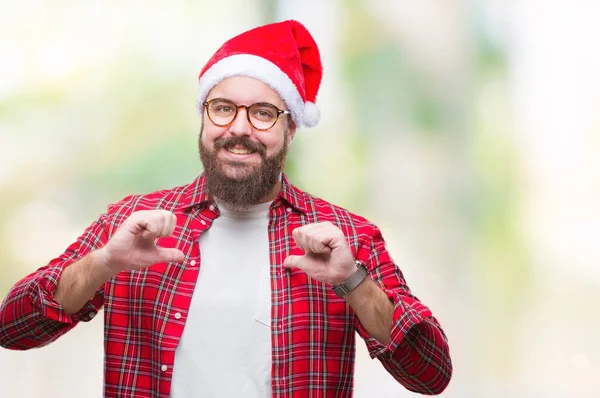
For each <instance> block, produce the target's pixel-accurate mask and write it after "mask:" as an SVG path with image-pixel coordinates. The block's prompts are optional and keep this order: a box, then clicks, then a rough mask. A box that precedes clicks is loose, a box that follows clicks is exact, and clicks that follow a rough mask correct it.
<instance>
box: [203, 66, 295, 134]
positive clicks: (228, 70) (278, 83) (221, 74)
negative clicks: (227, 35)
mask: <svg viewBox="0 0 600 398" xmlns="http://www.w3.org/2000/svg"><path fill="white" fill-rule="evenodd" d="M232 76H247V77H253V78H255V79H258V80H260V81H262V82H264V83H266V84H268V85H269V86H270V87H271V88H272V89H273V90H275V91H276V92H277V93H278V94H279V95H280V96H281V98H282V99H283V100H284V101H285V104H286V105H287V107H288V108H289V110H290V111H291V112H292V119H293V120H294V122H296V125H297V126H298V127H301V126H303V125H304V101H303V100H302V97H301V96H300V93H299V92H298V89H296V86H295V85H294V83H293V82H292V80H291V79H290V78H289V76H288V75H287V74H285V73H284V72H283V71H282V70H281V69H279V68H278V67H277V65H275V64H274V63H272V62H271V61H268V60H267V59H265V58H262V57H258V56H256V55H251V54H236V55H232V56H229V57H227V58H223V59H221V60H219V61H218V62H216V63H215V64H214V65H212V66H211V67H210V68H209V69H208V70H207V71H206V72H204V74H203V75H202V77H200V80H199V82H198V85H199V88H198V100H197V104H196V109H197V110H198V113H199V114H200V115H201V114H202V112H204V109H203V108H204V106H203V105H202V104H203V103H204V101H206V97H207V96H208V92H209V91H210V90H211V89H212V88H213V87H214V86H215V85H217V84H219V83H220V82H222V81H223V80H225V79H227V78H228V77H232Z"/></svg>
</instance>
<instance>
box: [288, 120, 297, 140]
mask: <svg viewBox="0 0 600 398" xmlns="http://www.w3.org/2000/svg"><path fill="white" fill-rule="evenodd" d="M295 136H296V123H295V122H294V121H293V120H291V119H290V123H289V124H288V134H287V141H288V142H287V144H288V145H290V144H291V143H292V141H294V137H295Z"/></svg>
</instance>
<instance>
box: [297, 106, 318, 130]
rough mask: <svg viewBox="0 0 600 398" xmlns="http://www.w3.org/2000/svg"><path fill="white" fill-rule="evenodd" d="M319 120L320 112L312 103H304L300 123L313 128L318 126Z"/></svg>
mask: <svg viewBox="0 0 600 398" xmlns="http://www.w3.org/2000/svg"><path fill="white" fill-rule="evenodd" d="M320 119H321V111H320V110H319V108H318V107H317V105H315V104H314V103H312V102H306V103H305V104H304V111H303V113H302V123H303V124H304V125H305V126H306V127H315V126H316V125H317V124H319V120H320Z"/></svg>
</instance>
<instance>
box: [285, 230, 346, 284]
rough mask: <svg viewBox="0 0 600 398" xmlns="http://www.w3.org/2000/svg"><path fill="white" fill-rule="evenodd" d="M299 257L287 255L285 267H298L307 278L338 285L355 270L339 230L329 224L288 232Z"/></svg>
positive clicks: (344, 238)
mask: <svg viewBox="0 0 600 398" xmlns="http://www.w3.org/2000/svg"><path fill="white" fill-rule="evenodd" d="M292 236H293V238H294V241H295V242H296V245H298V247H299V248H300V249H302V250H303V251H304V255H303V256H289V257H288V258H286V259H285V261H284V262H283V266H284V267H286V268H299V269H301V270H302V271H304V272H306V274H307V275H309V276H310V277H311V278H313V279H316V280H318V281H320V282H323V283H329V284H331V285H339V284H340V283H342V282H344V281H345V280H346V279H348V278H349V277H350V275H352V273H353V272H354V271H356V264H355V263H354V257H353V256H352V252H351V250H350V247H349V246H348V242H347V241H346V237H345V236H344V233H343V232H342V230H341V229H339V228H338V227H336V226H335V225H333V224H332V223H330V222H322V223H315V224H308V225H305V226H302V227H300V228H296V229H295V230H294V231H293V232H292Z"/></svg>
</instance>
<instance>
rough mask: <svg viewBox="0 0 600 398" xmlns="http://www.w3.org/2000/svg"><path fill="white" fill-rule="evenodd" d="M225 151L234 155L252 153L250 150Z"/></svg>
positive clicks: (232, 149)
mask: <svg viewBox="0 0 600 398" xmlns="http://www.w3.org/2000/svg"><path fill="white" fill-rule="evenodd" d="M227 151H229V152H231V153H235V154H236V155H247V154H249V153H252V151H251V150H249V149H242V148H229V149H228V150H227Z"/></svg>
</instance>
